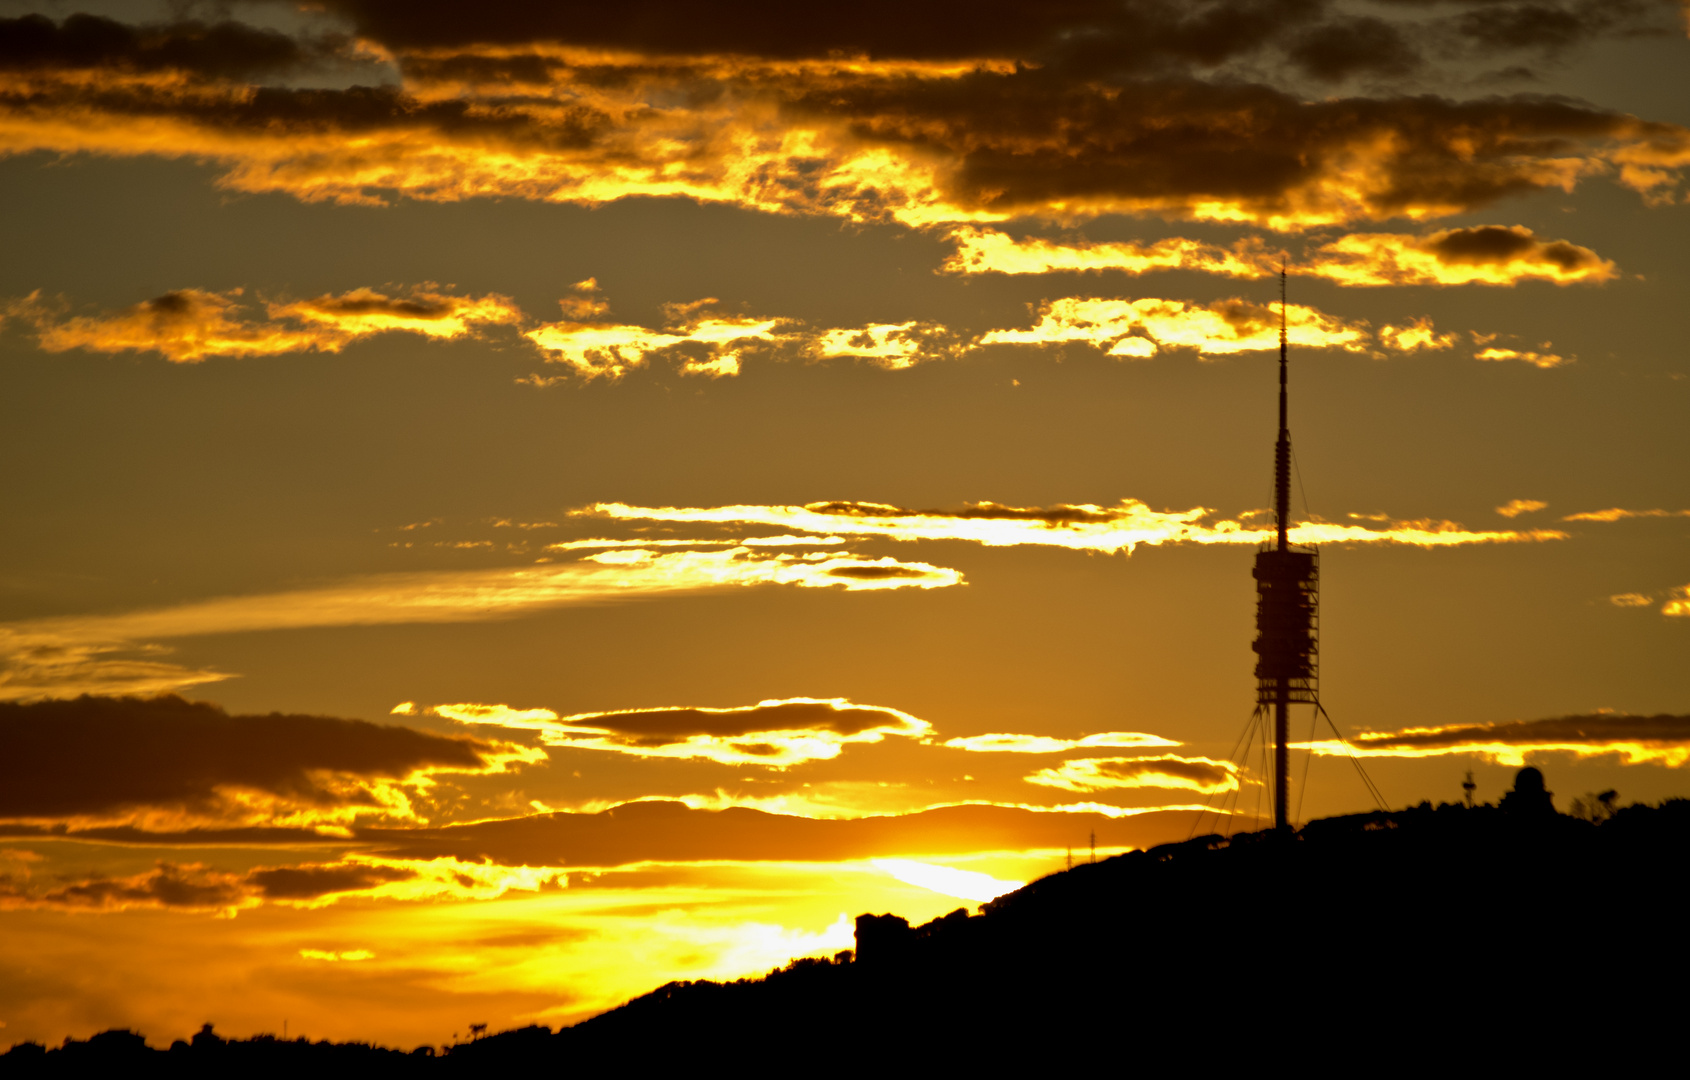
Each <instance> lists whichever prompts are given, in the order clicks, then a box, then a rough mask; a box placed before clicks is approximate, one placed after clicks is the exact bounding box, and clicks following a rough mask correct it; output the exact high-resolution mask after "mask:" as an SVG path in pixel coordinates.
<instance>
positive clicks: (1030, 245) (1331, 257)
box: [941, 225, 1618, 286]
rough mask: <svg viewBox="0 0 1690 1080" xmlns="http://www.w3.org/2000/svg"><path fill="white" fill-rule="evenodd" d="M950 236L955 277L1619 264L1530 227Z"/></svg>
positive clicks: (1568, 279) (1351, 281) (1580, 268)
mask: <svg viewBox="0 0 1690 1080" xmlns="http://www.w3.org/2000/svg"><path fill="white" fill-rule="evenodd" d="M949 239H950V240H951V241H952V242H953V243H955V244H956V250H955V251H954V252H953V253H952V254H951V255H950V256H949V257H948V258H947V259H946V260H945V262H944V264H943V266H942V267H941V270H942V271H944V272H948V273H953V274H989V273H995V274H1048V273H1052V272H1056V271H1098V270H1114V271H1119V272H1122V273H1127V274H1144V273H1150V272H1152V271H1157V270H1191V271H1196V272H1199V273H1205V274H1216V275H1220V276H1223V277H1235V278H1263V277H1269V276H1272V275H1274V274H1277V273H1278V272H1279V270H1280V267H1281V265H1282V264H1283V265H1284V267H1285V269H1286V270H1287V272H1289V273H1291V274H1294V275H1298V276H1305V277H1316V278H1324V279H1326V280H1328V281H1334V282H1337V283H1338V284H1340V285H1352V286H1382V285H1514V284H1517V283H1519V282H1522V281H1551V282H1554V283H1556V284H1559V285H1568V284H1573V283H1576V282H1603V281H1609V280H1611V279H1613V278H1614V277H1615V276H1616V275H1617V273H1618V271H1617V270H1616V269H1615V267H1614V264H1613V262H1611V261H1609V260H1607V259H1603V258H1601V257H1600V256H1599V255H1597V254H1596V253H1595V252H1594V251H1592V250H1590V249H1589V248H1586V247H1580V246H1579V245H1577V244H1573V243H1569V242H1568V241H1565V240H1543V239H1540V238H1538V237H1537V236H1536V235H1535V234H1534V233H1533V232H1532V231H1531V230H1530V229H1528V228H1526V227H1524V226H1522V225H1513V226H1503V225H1481V226H1475V227H1471V228H1460V229H1444V230H1440V231H1436V232H1432V233H1429V234H1427V235H1424V236H1412V235H1405V234H1401V233H1355V234H1351V235H1348V236H1343V237H1339V238H1338V239H1336V240H1332V241H1329V242H1327V243H1324V244H1311V245H1307V246H1305V247H1304V248H1303V249H1302V251H1301V252H1300V254H1298V255H1297V256H1295V257H1290V256H1288V255H1287V254H1285V253H1281V252H1279V251H1272V250H1269V249H1268V247H1267V246H1266V245H1265V244H1264V243H1263V242H1262V241H1261V240H1260V239H1254V238H1252V239H1246V240H1241V241H1239V242H1238V243H1236V244H1234V245H1232V246H1231V247H1222V246H1220V245H1218V244H1212V243H1204V242H1201V241H1197V240H1188V239H1184V238H1181V237H1173V238H1169V239H1166V240H1157V241H1154V242H1150V243H1140V242H1134V241H1126V242H1114V243H1087V242H1083V241H1077V242H1072V243H1064V242H1061V241H1053V240H1047V239H1044V238H1041V237H1026V238H1022V239H1016V238H1013V237H1010V236H1008V235H1005V234H1004V233H1001V232H998V231H996V230H992V229H986V228H981V227H978V226H964V227H962V228H958V229H955V230H953V231H952V232H951V233H950V234H949Z"/></svg>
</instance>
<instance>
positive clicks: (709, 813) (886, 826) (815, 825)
mask: <svg viewBox="0 0 1690 1080" xmlns="http://www.w3.org/2000/svg"><path fill="white" fill-rule="evenodd" d="M1193 817H1194V814H1193V813H1192V812H1190V811H1184V810H1168V811H1151V812H1149V813H1143V814H1138V815H1135V816H1132V817H1124V818H1111V817H1106V816H1104V815H1102V814H1083V813H1059V812H1039V811H1033V810H1026V809H1022V808H1019V807H1010V806H990V805H984V806H981V805H975V806H948V807H942V808H940V809H935V810H925V811H922V812H920V813H915V814H905V815H900V816H890V817H867V818H854V819H849V820H826V819H819V818H804V817H789V816H786V815H780V814H767V813H763V812H762V811H759V810H751V809H747V808H744V807H734V808H731V809H727V810H692V809H689V808H688V807H687V806H685V805H684V804H682V803H676V802H637V803H625V804H623V805H621V806H617V807H613V808H612V809H610V810H606V811H604V812H603V813H599V814H567V813H559V814H541V815H536V816H533V817H526V818H517V819H514V820H509V821H493V822H481V823H477V824H473V825H462V826H448V827H446V828H441V829H416V830H403V831H400V830H380V829H363V830H359V831H358V838H359V839H360V840H364V841H368V842H372V843H374V844H376V845H377V850H378V852H379V853H380V854H381V855H383V856H388V857H395V858H420V859H430V858H439V857H442V856H456V857H457V858H459V859H462V860H465V861H480V860H483V859H491V860H492V861H494V862H496V863H499V864H501V865H504V866H581V867H588V866H621V865H626V864H628V863H636V862H641V861H647V860H650V861H660V862H687V861H698V860H708V859H731V860H750V861H784V860H800V861H817V862H820V861H830V860H840V859H867V858H878V857H890V856H900V855H912V856H919V855H945V854H963V853H967V852H975V851H1026V850H1030V849H1033V848H1061V847H1064V846H1069V845H1078V844H1080V843H1082V842H1084V840H1085V838H1086V836H1087V835H1088V833H1091V832H1095V833H1096V835H1097V843H1098V845H1099V846H1102V847H1117V846H1132V847H1151V846H1154V845H1155V844H1160V843H1166V842H1168V841H1170V840H1175V839H1184V838H1185V836H1186V835H1187V834H1188V833H1189V832H1190V830H1191V826H1192V819H1193Z"/></svg>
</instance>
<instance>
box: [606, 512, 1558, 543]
mask: <svg viewBox="0 0 1690 1080" xmlns="http://www.w3.org/2000/svg"><path fill="white" fill-rule="evenodd" d="M576 513H577V514H592V515H603V516H605V517H608V518H612V519H615V520H620V521H669V522H686V523H695V524H711V525H730V524H731V525H767V526H772V527H775V528H779V529H784V530H792V531H797V532H815V533H820V534H823V535H827V534H839V535H842V536H879V537H886V538H888V539H893V540H966V541H970V542H973V543H978V544H984V545H986V546H988V547H1011V546H1016V545H1023V544H1032V545H1041V546H1047V547H1063V548H1069V549H1072V550H1076V551H1099V552H1128V553H1130V552H1132V551H1133V549H1134V548H1136V547H1137V546H1138V545H1140V544H1153V545H1154V544H1259V543H1261V542H1262V541H1264V540H1266V539H1269V538H1271V536H1272V535H1273V530H1272V529H1271V528H1269V527H1267V526H1265V525H1259V524H1256V523H1254V522H1253V521H1252V522H1245V521H1241V520H1233V519H1223V520H1219V521H1212V522H1211V521H1208V520H1205V519H1208V518H1210V517H1212V515H1213V513H1214V512H1213V511H1211V510H1209V509H1207V508H1205V507H1196V508H1193V509H1191V510H1180V511H1157V510H1152V509H1151V508H1150V507H1149V506H1147V505H1146V504H1144V503H1142V502H1140V501H1139V500H1137V499H1123V500H1122V501H1121V502H1120V503H1119V504H1118V505H1116V506H1097V505H1093V504H1089V503H1088V504H1078V505H1059V506H1049V507H1018V506H1004V505H1001V504H998V503H989V502H982V503H969V504H966V505H964V506H963V507H962V508H960V509H953V510H912V509H906V508H904V507H899V506H889V505H886V504H883V503H866V502H817V503H809V504H807V505H805V506H719V507H652V506H629V505H626V504H624V503H596V504H594V505H593V506H591V507H588V508H587V509H585V510H581V511H576ZM1566 535H1567V534H1566V533H1564V532H1560V531H1558V530H1554V529H1531V530H1470V529H1466V528H1463V527H1462V526H1460V525H1458V524H1456V523H1454V522H1449V521H1433V520H1414V521H1396V520H1391V519H1386V520H1384V521H1382V522H1377V523H1370V524H1366V525H1346V524H1338V523H1334V522H1302V523H1300V524H1297V525H1295V526H1293V528H1292V530H1291V537H1292V540H1293V541H1294V542H1295V543H1299V544H1323V543H1324V544H1344V543H1396V544H1409V545H1413V546H1417V547H1447V546H1454V545H1461V544H1495V543H1532V542H1541V541H1546V540H1562V539H1565V538H1566Z"/></svg>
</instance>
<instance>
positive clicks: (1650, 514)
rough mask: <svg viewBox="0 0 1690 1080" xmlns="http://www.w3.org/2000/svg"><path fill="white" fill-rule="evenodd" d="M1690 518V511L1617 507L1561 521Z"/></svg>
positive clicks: (1574, 515) (1578, 514)
mask: <svg viewBox="0 0 1690 1080" xmlns="http://www.w3.org/2000/svg"><path fill="white" fill-rule="evenodd" d="M1664 517H1690V510H1625V509H1622V508H1620V507H1618V506H1614V507H1610V508H1608V509H1607V510H1586V511H1583V512H1582V513H1577V514H1568V515H1567V516H1566V517H1564V518H1562V519H1561V520H1562V521H1623V520H1625V519H1626V518H1664Z"/></svg>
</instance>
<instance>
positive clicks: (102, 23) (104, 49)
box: [0, 14, 333, 79]
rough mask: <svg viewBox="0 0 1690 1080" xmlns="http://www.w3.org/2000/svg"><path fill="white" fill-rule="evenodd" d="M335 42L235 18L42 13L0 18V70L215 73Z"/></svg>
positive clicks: (255, 71)
mask: <svg viewBox="0 0 1690 1080" xmlns="http://www.w3.org/2000/svg"><path fill="white" fill-rule="evenodd" d="M332 47H333V46H332V44H331V43H328V42H323V41H316V42H307V41H301V40H299V39H296V38H292V37H289V36H288V35H286V34H283V33H279V32H277V31H275V30H259V29H255V28H253V27H250V26H246V25H244V24H242V23H237V22H218V23H201V22H178V23H169V24H164V25H158V26H131V25H129V24H127V23H120V22H116V21H115V20H112V19H106V18H102V17H100V16H98V15H80V14H79V15H72V16H70V17H69V18H67V19H65V20H64V21H63V22H61V23H55V22H53V20H51V19H49V18H46V17H45V16H42V15H25V16H23V17H21V18H17V19H0V70H4V71H29V70H32V69H41V68H57V69H65V68H69V69H77V68H105V69H115V70H122V71H135V72H149V71H165V70H175V71H184V72H189V73H192V74H196V75H204V76H208V77H213V78H237V79H238V78H247V77H251V76H257V75H269V74H275V73H279V72H285V71H290V70H292V69H295V68H298V67H301V66H304V65H306V64H308V63H311V62H314V61H316V60H318V59H321V58H322V57H323V56H324V55H325V53H326V52H327V51H328V50H329V49H331V48H332Z"/></svg>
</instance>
